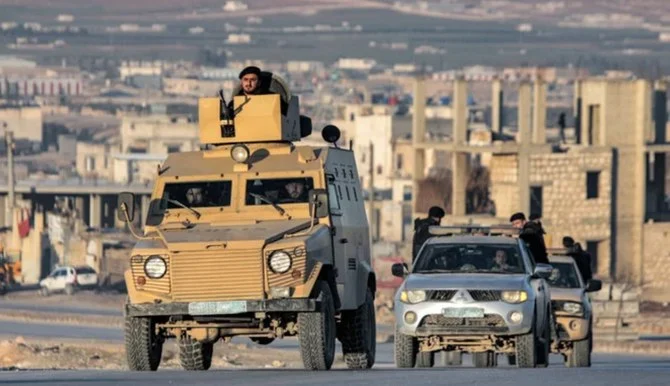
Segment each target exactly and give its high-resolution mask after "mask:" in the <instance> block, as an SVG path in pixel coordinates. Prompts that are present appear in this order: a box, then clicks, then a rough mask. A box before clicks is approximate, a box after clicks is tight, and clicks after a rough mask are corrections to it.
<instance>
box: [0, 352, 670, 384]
mask: <svg viewBox="0 0 670 386" xmlns="http://www.w3.org/2000/svg"><path fill="white" fill-rule="evenodd" d="M384 346H390V345H388V344H387V345H384ZM382 356H386V354H384V355H382ZM380 359H388V358H380ZM555 360H556V361H555V363H552V365H551V366H550V367H549V368H546V369H523V370H520V369H516V368H511V367H508V366H506V365H501V366H500V367H499V368H496V369H486V370H482V369H474V368H472V367H471V366H470V363H467V362H466V363H465V367H450V368H433V369H427V370H417V369H412V370H398V369H394V368H393V367H392V365H391V364H387V363H386V362H387V360H382V361H380V362H383V363H380V364H379V365H378V366H375V368H374V369H372V370H371V371H356V372H354V371H347V370H331V371H328V372H308V371H302V370H212V371H207V372H202V373H193V372H185V371H179V370H170V371H160V370H159V371H158V372H155V373H132V372H123V371H27V372H5V373H1V372H0V384H20V385H40V386H41V385H51V386H56V385H63V386H65V385H73V384H76V385H95V386H107V385H119V384H170V385H179V384H183V385H217V386H218V385H248V386H253V385H262V386H266V385H268V384H271V385H287V386H295V385H331V386H332V385H336V384H346V385H348V386H354V385H365V386H375V385H383V386H388V385H450V386H452V385H454V386H455V385H488V384H490V385H496V386H504V385H510V386H530V385H532V386H536V385H539V384H543V385H552V386H553V385H555V386H575V385H606V386H615V385H622V386H623V385H625V386H633V385H634V386H643V385H645V386H646V385H649V386H652V385H653V386H658V385H667V384H668V379H670V359H658V358H647V357H630V356H616V355H596V356H595V357H594V364H593V367H591V368H587V369H568V368H565V367H563V365H562V363H561V361H560V357H558V356H556V357H555Z"/></svg>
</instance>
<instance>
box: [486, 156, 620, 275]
mask: <svg viewBox="0 0 670 386" xmlns="http://www.w3.org/2000/svg"><path fill="white" fill-rule="evenodd" d="M517 168H518V166H517V156H516V155H494V156H493V157H492V160H491V182H492V188H491V190H492V194H491V196H492V199H493V200H494V201H495V204H496V216H497V217H502V218H506V219H508V218H509V216H511V215H512V214H513V213H514V212H517V211H518V208H517V204H516V203H517V200H516V199H515V198H516V197H518V194H519V187H518V185H517V178H518V175H517V173H518V171H517V170H518V169H517ZM530 170H531V176H530V185H531V186H535V187H542V211H543V213H542V222H543V225H544V228H545V230H546V231H547V233H548V234H549V237H548V238H547V241H548V244H549V245H547V246H548V247H552V246H553V247H560V246H561V240H562V238H563V237H564V236H571V237H573V238H574V239H575V240H576V241H577V242H579V243H581V245H582V247H584V248H586V241H587V240H588V241H597V242H599V247H598V257H597V259H598V260H597V261H598V274H599V275H601V276H608V275H609V270H610V260H611V259H610V240H611V214H612V213H611V206H612V198H611V195H612V190H611V187H612V151H611V150H610V149H608V148H590V149H580V150H574V151H570V152H568V153H552V154H533V155H531V169H530ZM587 171H600V177H599V185H598V197H597V198H591V199H587V198H586V173H587ZM527 215H528V214H527Z"/></svg>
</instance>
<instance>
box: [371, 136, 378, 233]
mask: <svg viewBox="0 0 670 386" xmlns="http://www.w3.org/2000/svg"><path fill="white" fill-rule="evenodd" d="M375 206H376V205H375V145H374V144H373V143H372V142H370V219H371V220H372V221H371V223H372V232H371V233H372V235H373V237H372V240H373V241H376V240H377V238H378V237H379V235H378V234H377V224H378V223H379V218H378V217H377V211H376V208H375Z"/></svg>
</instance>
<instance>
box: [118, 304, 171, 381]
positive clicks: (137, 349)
mask: <svg viewBox="0 0 670 386" xmlns="http://www.w3.org/2000/svg"><path fill="white" fill-rule="evenodd" d="M124 332H125V344H126V360H127V361H128V367H129V368H130V370H132V371H156V370H157V369H158V365H159V364H160V362H161V355H162V353H163V340H162V338H161V337H159V336H157V335H156V325H155V323H154V321H153V320H152V319H151V318H146V317H143V318H133V317H128V316H127V317H126V321H125V331H124Z"/></svg>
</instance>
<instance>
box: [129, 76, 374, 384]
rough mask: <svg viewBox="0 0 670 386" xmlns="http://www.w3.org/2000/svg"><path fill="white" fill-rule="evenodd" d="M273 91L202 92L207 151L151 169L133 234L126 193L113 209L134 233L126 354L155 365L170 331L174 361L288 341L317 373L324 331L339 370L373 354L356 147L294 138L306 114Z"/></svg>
mask: <svg viewBox="0 0 670 386" xmlns="http://www.w3.org/2000/svg"><path fill="white" fill-rule="evenodd" d="M265 75H266V77H265V79H269V80H270V81H271V82H272V87H271V88H270V89H271V90H274V92H275V93H273V94H267V95H254V96H236V97H234V100H233V106H232V107H233V109H234V111H230V113H234V117H231V116H230V115H231V114H230V113H229V112H228V111H229V110H232V109H226V108H224V107H225V106H226V104H225V101H223V98H202V99H200V101H199V115H200V121H199V125H200V140H201V143H202V144H203V145H206V149H205V150H201V151H194V152H184V153H171V154H169V155H168V158H167V159H166V161H165V162H164V163H163V164H162V165H161V166H160V167H159V170H158V174H157V176H156V181H155V186H154V189H153V193H152V196H151V204H150V205H149V210H148V213H147V220H146V223H145V224H144V231H143V235H140V234H138V233H139V232H138V231H136V230H135V229H134V228H133V226H132V222H133V218H134V216H135V215H136V213H135V205H136V199H135V197H133V195H132V194H130V193H122V194H121V195H120V196H119V210H118V213H117V215H118V217H119V218H120V219H122V220H123V221H126V222H128V223H129V224H131V225H130V229H131V231H132V232H133V233H134V234H135V235H136V237H138V238H140V241H138V243H137V244H136V245H135V247H134V249H133V251H132V255H131V256H130V259H131V269H129V270H128V271H127V272H126V273H125V281H126V285H127V289H128V302H127V304H126V305H125V320H126V321H125V341H126V351H127V360H128V364H129V367H130V368H131V369H132V370H143V371H154V370H156V369H157V368H158V366H159V363H160V359H161V351H162V346H163V343H164V341H165V340H166V339H169V338H176V339H177V341H178V344H179V355H180V361H181V364H182V366H183V367H184V368H185V369H187V370H206V369H208V368H209V367H210V365H211V360H212V349H213V345H214V343H215V342H217V341H218V340H220V339H221V340H224V341H229V340H231V339H232V338H233V337H235V336H244V337H249V338H251V340H253V341H255V342H257V343H258V344H269V343H270V342H272V341H273V340H274V339H276V338H283V337H287V336H297V337H298V339H299V342H300V351H301V356H302V360H303V363H304V366H305V368H307V369H311V370H328V369H330V368H331V366H332V363H333V360H334V356H335V346H336V345H335V339H336V338H337V339H339V340H340V341H341V343H342V349H343V354H344V358H345V361H346V364H347V366H348V367H349V368H355V369H365V368H370V367H372V366H373V364H374V361H375V310H374V305H373V301H374V296H375V287H376V284H375V275H374V273H373V270H372V268H371V264H370V243H369V230H368V222H367V218H366V214H365V210H364V205H363V195H362V192H361V187H360V181H359V177H358V172H357V169H356V164H355V161H354V154H353V152H352V151H351V150H347V149H340V148H337V147H336V146H335V145H334V144H335V143H336V141H337V139H338V138H339V130H338V129H337V128H336V127H334V126H327V127H326V128H324V130H323V132H322V134H323V137H324V139H325V140H326V141H327V142H329V143H331V144H333V145H332V146H326V147H323V148H314V147H310V146H297V145H296V144H295V142H298V141H300V139H301V138H303V137H305V136H308V135H310V133H311V131H312V128H311V120H310V119H309V118H307V117H305V116H301V115H300V114H299V103H298V97H297V96H293V95H291V94H290V91H289V90H288V88H287V87H286V86H285V84H284V83H283V81H282V80H281V79H279V78H278V77H276V76H273V75H271V74H270V76H267V73H266V74H265Z"/></svg>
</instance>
